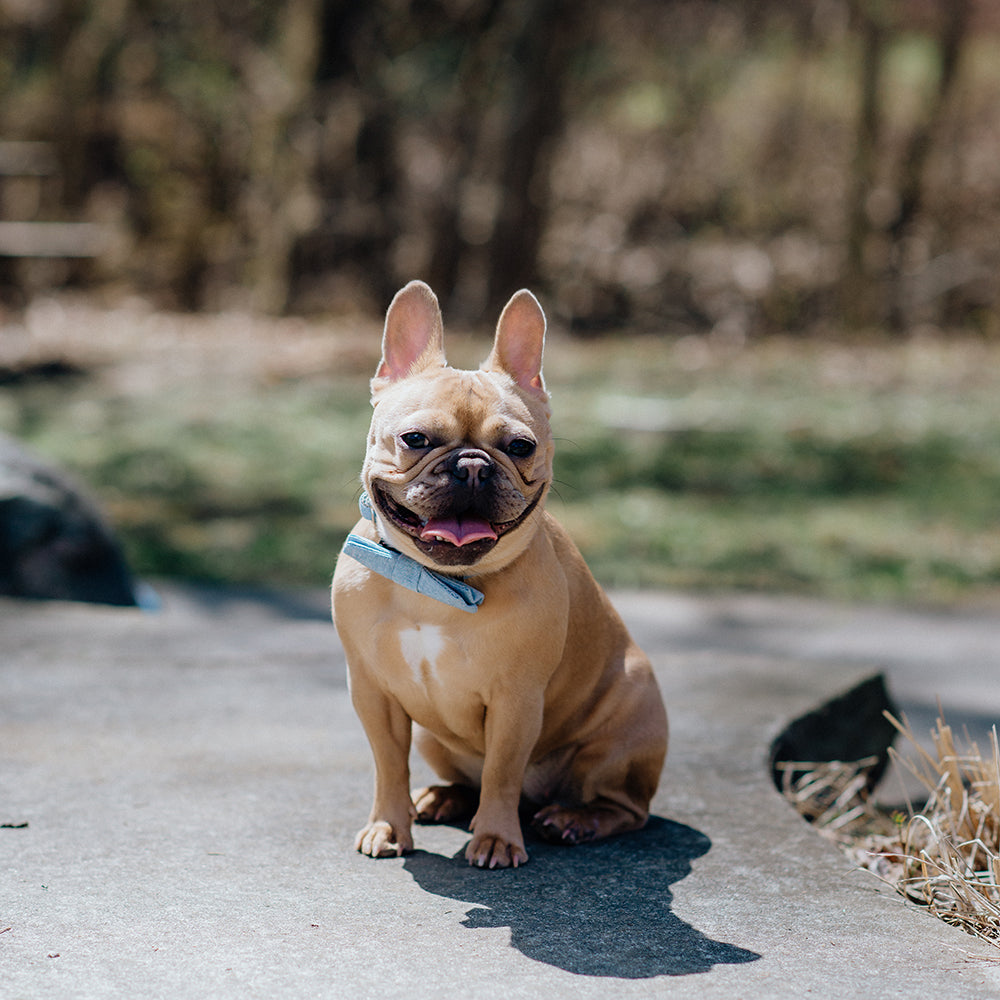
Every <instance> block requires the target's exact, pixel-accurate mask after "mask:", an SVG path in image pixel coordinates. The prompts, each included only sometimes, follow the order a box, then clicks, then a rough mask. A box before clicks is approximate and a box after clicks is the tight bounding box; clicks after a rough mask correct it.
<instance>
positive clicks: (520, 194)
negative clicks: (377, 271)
mask: <svg viewBox="0 0 1000 1000" xmlns="http://www.w3.org/2000/svg"><path fill="white" fill-rule="evenodd" d="M518 6H519V8H520V12H521V13H522V17H523V20H522V21H521V24H520V29H519V31H518V33H517V35H516V36H515V38H514V40H513V45H512V47H511V59H510V61H511V64H512V65H511V87H512V89H511V94H510V96H509V105H508V108H509V110H508V118H507V127H506V130H505V136H504V140H503V142H502V145H501V148H502V154H501V156H502V158H501V164H500V172H499V197H498V212H497V218H496V225H495V228H494V231H493V236H492V239H491V240H490V246H489V263H488V272H487V281H486V307H487V309H488V310H490V311H494V310H496V309H497V308H498V307H500V306H502V305H503V303H504V302H505V301H506V300H507V298H508V297H509V296H510V295H511V293H512V292H514V291H516V290H517V289H518V288H521V287H524V286H526V285H530V284H533V283H534V281H535V279H536V276H537V266H538V249H539V244H540V242H541V236H542V232H543V231H544V225H545V220H546V216H547V214H548V208H549V194H550V192H549V185H548V179H547V177H546V176H545V167H546V166H547V164H548V162H549V155H550V153H551V150H552V146H553V144H554V141H555V139H556V138H557V137H558V135H559V133H560V131H561V129H562V126H563V120H564V112H565V108H564V97H565V91H566V86H567V83H568V79H567V78H568V73H567V70H568V66H569V61H570V56H571V54H572V51H573V47H574V44H575V43H576V42H577V41H578V37H577V32H578V29H579V28H580V26H581V24H582V23H583V21H584V19H585V18H586V16H587V14H588V9H587V4H586V3H585V2H584V0H577V2H576V3H571V2H569V0H537V2H531V0H526V2H525V3H521V4H519V5H518Z"/></svg>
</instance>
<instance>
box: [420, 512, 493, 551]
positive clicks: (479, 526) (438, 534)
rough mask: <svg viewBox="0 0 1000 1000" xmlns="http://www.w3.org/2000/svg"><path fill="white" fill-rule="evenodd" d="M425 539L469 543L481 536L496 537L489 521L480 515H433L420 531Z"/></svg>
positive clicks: (457, 543)
mask: <svg viewBox="0 0 1000 1000" xmlns="http://www.w3.org/2000/svg"><path fill="white" fill-rule="evenodd" d="M420 537H421V538H422V539H424V540H425V541H433V540H436V539H444V540H445V541H446V542H451V544H452V545H468V544H469V542H478V541H479V540H480V539H481V538H496V537H497V533H496V532H495V531H494V530H493V528H492V527H490V522H489V521H484V520H483V519H482V518H479V517H466V518H460V517H432V518H431V519H430V520H429V521H428V522H427V523H426V524H425V525H424V527H423V530H422V531H421V532H420Z"/></svg>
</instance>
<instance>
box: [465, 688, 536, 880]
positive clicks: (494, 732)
mask: <svg viewBox="0 0 1000 1000" xmlns="http://www.w3.org/2000/svg"><path fill="white" fill-rule="evenodd" d="M543 707H544V702H543V698H542V696H541V694H539V696H538V698H537V699H530V700H527V699H523V698H510V697H507V698H503V699H498V700H497V701H496V703H494V704H490V705H488V706H487V708H486V718H485V738H486V755H485V760H484V762H483V777H482V788H481V791H480V796H479V809H478V810H477V811H476V815H475V816H473V818H472V822H471V824H470V829H471V830H472V831H473V837H472V840H471V841H470V842H469V846H468V847H467V848H466V849H465V856H466V858H467V859H468V861H469V864H471V865H476V866H477V867H479V868H509V867H514V868H516V867H517V866H518V865H522V864H524V863H525V862H526V861H527V860H528V852H527V851H526V850H525V849H524V837H523V835H522V834H521V822H520V820H519V819H518V815H517V809H518V804H519V803H520V800H521V790H522V788H523V787H524V772H525V769H526V768H527V766H528V760H529V758H530V756H531V751H532V749H533V748H534V746H535V743H536V742H537V741H538V735H539V733H540V732H541V730H542V711H543Z"/></svg>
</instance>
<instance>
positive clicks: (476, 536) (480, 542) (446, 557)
mask: <svg viewBox="0 0 1000 1000" xmlns="http://www.w3.org/2000/svg"><path fill="white" fill-rule="evenodd" d="M372 493H373V500H374V502H375V503H376V505H377V506H378V509H379V511H380V512H381V513H382V514H383V515H384V516H385V517H386V519H387V520H389V521H391V522H392V524H393V525H395V526H396V527H397V528H399V529H400V530H401V531H405V532H406V533H407V534H408V535H409V536H410V537H411V538H412V539H413V543H414V544H415V545H416V546H417V548H418V549H420V551H421V552H423V553H424V554H425V555H427V556H430V557H431V558H432V559H433V560H434V561H435V562H437V563H440V564H441V565H444V566H471V565H472V564H473V563H474V562H476V561H478V560H479V559H482V557H483V556H484V555H486V553H487V552H489V551H490V550H491V549H492V548H493V546H495V545H496V544H497V542H498V541H499V540H500V539H501V538H502V537H503V536H504V535H506V534H508V533H509V532H511V531H513V530H514V529H515V528H517V527H518V526H519V525H520V524H522V523H523V522H524V521H525V520H526V519H527V517H528V515H529V514H530V513H531V512H532V511H533V510H534V509H535V506H536V505H537V504H538V501H539V499H540V498H541V495H542V494H541V491H539V493H538V495H537V496H536V497H535V499H534V500H532V501H531V503H529V504H528V506H527V507H525V509H524V510H523V511H521V513H520V514H519V515H518V516H517V517H516V518H515V519H514V520H513V521H497V522H493V521H488V520H487V519H486V518H484V517H481V516H479V515H477V514H474V513H473V512H471V511H468V512H464V513H461V514H450V515H448V516H446V517H432V518H427V519H424V518H422V517H420V516H419V515H418V514H416V513H415V512H414V511H412V510H408V509H407V508H406V507H404V506H402V504H398V503H396V501H395V500H393V499H392V498H391V497H390V496H389V495H388V494H387V493H386V492H385V491H383V490H381V489H379V488H378V486H375V485H374V484H373V490H372Z"/></svg>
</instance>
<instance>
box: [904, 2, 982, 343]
mask: <svg viewBox="0 0 1000 1000" xmlns="http://www.w3.org/2000/svg"><path fill="white" fill-rule="evenodd" d="M941 7H942V12H943V17H942V23H941V27H940V30H939V34H938V37H937V38H936V43H937V47H938V61H939V70H938V80H937V86H936V88H935V90H934V94H933V96H932V98H931V101H930V105H929V106H928V108H927V111H926V114H925V116H924V119H923V121H922V122H919V123H918V124H917V126H916V128H915V129H914V131H913V134H912V135H911V136H910V141H909V142H908V143H907V145H906V149H905V152H904V153H903V158H902V161H901V163H900V179H899V211H898V213H897V215H896V218H895V220H894V221H893V223H892V225H891V226H890V227H889V239H890V241H891V243H892V252H893V262H892V263H893V271H892V273H893V279H894V280H893V288H892V297H891V302H890V312H889V322H890V325H891V326H892V328H893V329H894V330H897V331H900V330H903V329H905V328H906V326H907V325H908V323H909V320H910V312H911V301H910V298H911V296H910V295H908V294H907V289H906V284H905V273H904V272H905V270H906V265H907V260H906V240H907V237H908V236H909V235H910V232H911V230H912V227H913V224H914V222H915V221H916V219H917V218H918V217H919V216H920V214H921V212H922V210H923V207H924V200H925V193H926V187H925V176H924V175H925V170H926V167H927V161H928V159H929V158H930V155H931V152H932V151H933V149H934V145H935V142H936V140H937V138H938V134H939V132H940V129H941V123H942V120H943V118H944V116H945V114H946V112H947V110H948V106H949V104H950V102H951V96H952V93H953V91H954V88H955V82H956V80H957V79H958V72H959V67H960V64H961V57H962V53H963V50H964V48H965V43H966V40H967V38H968V35H969V22H970V20H971V16H972V0H941Z"/></svg>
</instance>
